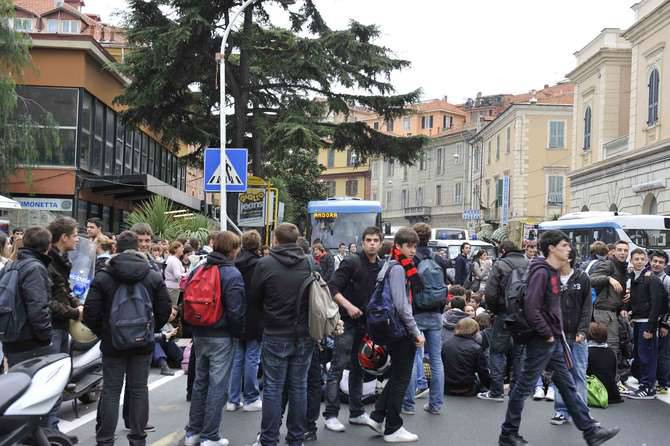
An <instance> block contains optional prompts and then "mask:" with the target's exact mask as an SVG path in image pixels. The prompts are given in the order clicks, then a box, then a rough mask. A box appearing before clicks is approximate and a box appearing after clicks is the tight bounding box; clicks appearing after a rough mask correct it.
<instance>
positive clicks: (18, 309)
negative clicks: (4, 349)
mask: <svg viewBox="0 0 670 446" xmlns="http://www.w3.org/2000/svg"><path fill="white" fill-rule="evenodd" d="M29 263H31V261H27V262H24V263H22V264H21V265H19V266H17V264H16V262H12V263H10V264H8V265H7V266H6V267H5V268H4V269H3V270H2V271H1V272H0V342H15V341H16V340H17V339H18V338H19V336H20V335H21V329H22V328H23V326H24V325H25V324H26V322H27V316H26V306H25V305H24V304H23V302H22V301H21V296H20V295H19V269H20V268H21V267H23V266H25V265H27V264H29Z"/></svg>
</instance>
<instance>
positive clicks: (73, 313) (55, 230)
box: [47, 217, 84, 353]
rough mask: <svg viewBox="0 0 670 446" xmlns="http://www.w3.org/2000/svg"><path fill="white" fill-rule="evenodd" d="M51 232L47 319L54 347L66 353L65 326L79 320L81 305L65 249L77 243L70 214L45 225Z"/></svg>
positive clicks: (74, 223)
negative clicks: (75, 291) (71, 279)
mask: <svg viewBox="0 0 670 446" xmlns="http://www.w3.org/2000/svg"><path fill="white" fill-rule="evenodd" d="M47 229H48V230H49V232H51V249H50V250H49V257H51V263H50V264H49V278H50V279H51V300H50V301H49V310H51V323H52V324H53V328H54V337H53V340H52V343H53V345H54V351H56V352H59V353H69V352H70V349H69V346H68V329H69V323H70V321H71V320H81V318H82V315H83V313H84V307H83V306H82V304H81V302H80V301H79V299H77V298H76V297H74V296H73V295H72V290H71V289H70V270H71V269H72V264H71V263H70V259H69V258H68V253H69V252H70V251H72V250H74V249H75V248H76V247H77V242H78V241H79V236H78V234H77V221H76V220H75V219H74V218H71V217H58V218H57V219H55V220H54V221H52V222H51V223H50V224H49V226H48V228H47Z"/></svg>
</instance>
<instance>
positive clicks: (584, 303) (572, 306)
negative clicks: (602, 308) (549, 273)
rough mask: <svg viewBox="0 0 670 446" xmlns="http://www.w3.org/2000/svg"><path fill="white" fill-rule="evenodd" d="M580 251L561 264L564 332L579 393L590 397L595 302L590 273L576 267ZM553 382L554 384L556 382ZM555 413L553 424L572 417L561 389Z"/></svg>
mask: <svg viewBox="0 0 670 446" xmlns="http://www.w3.org/2000/svg"><path fill="white" fill-rule="evenodd" d="M575 254H576V251H575V250H574V249H572V250H571V251H570V263H566V264H564V265H563V266H561V269H560V271H559V273H560V278H561V315H562V320H563V333H564V334H565V339H566V341H567V343H568V346H569V347H570V351H571V352H572V364H573V367H572V368H571V369H570V373H571V374H572V379H574V381H575V386H577V393H578V394H579V395H581V396H582V398H583V399H584V401H586V400H587V396H588V395H587V392H586V369H587V368H588V365H589V348H588V343H587V339H586V335H587V333H588V330H589V323H590V322H591V314H592V313H593V302H592V300H591V280H590V279H589V276H588V274H586V273H585V272H583V271H580V270H578V269H574V267H575ZM552 385H553V384H552ZM554 410H555V412H556V413H555V414H554V416H553V418H552V419H551V424H555V425H561V424H564V423H567V422H568V420H569V419H570V418H569V417H570V415H569V414H568V408H567V407H566V405H565V402H564V401H563V397H562V396H561V392H556V401H555V403H554Z"/></svg>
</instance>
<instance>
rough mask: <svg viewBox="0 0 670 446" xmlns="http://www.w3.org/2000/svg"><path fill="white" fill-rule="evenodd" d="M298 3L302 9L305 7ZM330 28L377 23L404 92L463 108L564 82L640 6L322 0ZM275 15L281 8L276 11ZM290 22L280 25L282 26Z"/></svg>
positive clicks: (112, 6)
mask: <svg viewBox="0 0 670 446" xmlns="http://www.w3.org/2000/svg"><path fill="white" fill-rule="evenodd" d="M298 3H300V2H299V1H298ZM315 3H316V4H317V5H318V7H319V9H320V11H321V13H322V15H323V17H324V19H325V20H326V23H328V25H329V26H330V27H331V28H332V29H336V28H342V27H345V26H346V25H347V23H348V22H349V21H350V20H352V19H353V20H357V21H359V22H362V23H364V24H373V23H374V24H377V25H378V26H379V27H380V28H381V32H382V35H381V37H380V39H379V41H378V42H376V43H377V44H379V45H383V46H386V47H387V48H390V49H391V50H392V51H393V52H394V54H395V56H396V57H400V58H403V59H407V60H409V61H411V63H412V66H411V68H409V69H406V70H404V71H402V72H398V73H395V74H394V75H393V77H392V82H393V84H394V85H395V87H396V90H397V91H398V92H400V93H404V92H408V91H411V90H413V89H415V88H422V89H423V91H424V94H423V99H430V98H437V97H442V96H445V95H446V96H448V98H449V101H450V102H453V103H459V102H463V101H464V100H465V99H467V98H468V97H474V96H475V95H476V94H477V92H479V91H481V92H482V93H483V94H484V95H486V94H497V93H525V92H528V91H529V90H531V89H534V88H535V89H539V88H542V86H543V85H544V84H553V83H556V82H558V81H560V80H562V79H563V78H564V76H565V74H566V73H568V72H569V71H571V70H572V68H574V66H575V59H574V56H573V53H574V52H575V51H577V50H579V49H580V48H582V47H583V46H585V45H586V44H587V43H588V42H589V41H591V40H592V39H593V38H594V37H595V36H596V35H597V34H598V33H599V32H600V31H601V30H602V29H603V28H622V29H625V28H627V27H628V26H630V25H631V24H632V22H633V12H632V11H631V9H630V6H631V5H632V4H633V3H634V0H563V1H561V2H556V1H552V0H507V1H505V0H467V1H461V0H413V1H408V0H315ZM125 5H126V3H125V1H124V0H86V7H85V11H86V12H94V13H98V14H100V15H102V17H103V20H107V21H112V22H114V21H116V20H115V19H114V18H113V12H114V11H115V10H118V9H122V8H124V7H125ZM273 11H274V9H273ZM281 21H282V20H278V21H277V23H280V22H281Z"/></svg>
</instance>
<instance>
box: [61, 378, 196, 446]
mask: <svg viewBox="0 0 670 446" xmlns="http://www.w3.org/2000/svg"><path fill="white" fill-rule="evenodd" d="M183 375H184V371H183V370H178V371H176V372H175V374H174V376H164V377H163V378H161V379H157V380H156V381H154V382H152V383H149V385H148V387H149V392H151V391H152V390H154V389H156V388H158V387H161V386H163V385H165V384H167V383H169V382H171V381H174V380H175V379H177V378H179V377H180V376H183ZM124 389H125V386H124ZM121 406H123V391H121V397H120V404H119V407H121ZM96 416H97V411H95V410H94V411H93V412H91V413H87V414H86V415H84V416H82V417H79V418H77V419H75V420H72V421H66V420H59V422H58V427H59V429H60V430H61V432H63V433H65V434H67V433H69V432H72V431H73V430H75V429H79V428H80V427H81V426H83V425H85V424H88V423H90V422H91V421H93V420H95V418H96Z"/></svg>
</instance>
